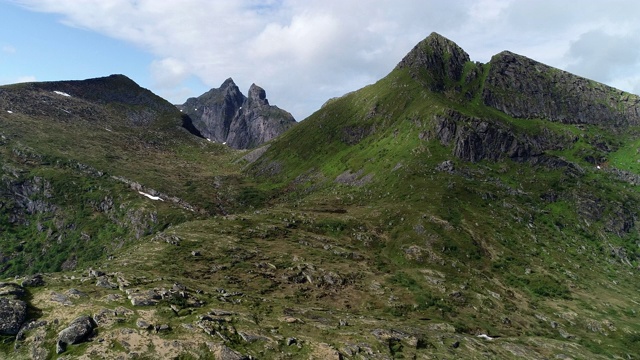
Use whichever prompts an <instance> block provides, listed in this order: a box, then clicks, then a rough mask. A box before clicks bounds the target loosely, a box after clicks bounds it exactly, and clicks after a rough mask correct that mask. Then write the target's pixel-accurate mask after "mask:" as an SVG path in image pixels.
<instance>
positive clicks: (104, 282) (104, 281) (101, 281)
mask: <svg viewBox="0 0 640 360" xmlns="http://www.w3.org/2000/svg"><path fill="white" fill-rule="evenodd" d="M96 286H97V287H101V288H105V289H117V288H118V285H117V284H114V283H112V282H111V281H109V278H108V277H107V276H100V277H98V279H97V280H96Z"/></svg>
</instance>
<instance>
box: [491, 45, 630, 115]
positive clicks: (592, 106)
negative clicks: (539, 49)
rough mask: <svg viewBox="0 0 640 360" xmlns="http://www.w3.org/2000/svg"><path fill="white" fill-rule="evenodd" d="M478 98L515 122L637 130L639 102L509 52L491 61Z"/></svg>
mask: <svg viewBox="0 0 640 360" xmlns="http://www.w3.org/2000/svg"><path fill="white" fill-rule="evenodd" d="M490 65H491V66H490V67H489V73H488V74H487V78H486V81H485V84H484V90H483V92H482V99H483V101H484V103H485V104H486V105H488V106H491V107H493V108H496V109H498V110H500V111H502V112H504V113H506V114H508V115H511V116H513V117H516V118H526V119H548V120H551V121H558V122H562V123H566V124H591V125H606V126H622V125H638V124H639V123H640V111H638V108H639V105H640V97H638V96H636V95H633V94H629V93H626V92H623V91H620V90H617V89H614V88H612V87H609V86H606V85H603V84H600V83H597V82H595V81H592V80H589V79H586V78H582V77H579V76H576V75H573V74H570V73H568V72H565V71H562V70H559V69H556V68H553V67H550V66H547V65H544V64H542V63H539V62H537V61H535V60H532V59H529V58H527V57H525V56H521V55H517V54H514V53H511V52H509V51H504V52H501V53H500V54H497V55H495V56H494V57H493V58H492V59H491V62H490Z"/></svg>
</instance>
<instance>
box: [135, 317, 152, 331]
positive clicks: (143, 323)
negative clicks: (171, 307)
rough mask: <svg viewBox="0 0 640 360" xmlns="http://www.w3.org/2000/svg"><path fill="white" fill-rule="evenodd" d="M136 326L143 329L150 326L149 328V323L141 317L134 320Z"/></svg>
mask: <svg viewBox="0 0 640 360" xmlns="http://www.w3.org/2000/svg"><path fill="white" fill-rule="evenodd" d="M136 326H137V327H139V328H141V329H145V330H148V329H150V328H151V324H150V323H148V322H146V321H145V320H143V319H138V320H136Z"/></svg>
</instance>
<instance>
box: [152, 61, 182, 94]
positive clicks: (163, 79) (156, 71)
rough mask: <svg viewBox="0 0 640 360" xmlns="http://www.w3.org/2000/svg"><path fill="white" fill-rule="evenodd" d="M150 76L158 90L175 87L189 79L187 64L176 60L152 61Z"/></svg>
mask: <svg viewBox="0 0 640 360" xmlns="http://www.w3.org/2000/svg"><path fill="white" fill-rule="evenodd" d="M151 75H152V77H153V80H154V82H155V85H156V86H157V87H159V88H162V89H166V88H172V87H177V86H180V84H181V83H182V82H183V81H184V80H185V79H186V78H187V77H189V69H188V64H185V63H184V62H183V61H180V60H178V59H176V58H165V59H162V60H154V61H153V62H152V63H151Z"/></svg>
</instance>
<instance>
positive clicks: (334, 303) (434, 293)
mask: <svg viewBox="0 0 640 360" xmlns="http://www.w3.org/2000/svg"><path fill="white" fill-rule="evenodd" d="M112 80H117V81H116V83H117V84H121V87H120V88H118V87H114V86H116V84H112V83H111V81H112ZM96 82H97V83H96ZM66 84H68V82H53V83H45V84H43V83H32V84H18V85H11V86H3V87H0V199H2V202H0V254H1V256H0V263H1V264H2V271H3V272H2V275H3V280H2V283H0V314H1V315H2V316H0V334H2V336H3V339H4V341H3V342H2V343H1V344H0V352H2V353H3V354H4V355H5V357H8V358H11V357H14V358H35V359H47V358H55V357H56V356H57V355H58V354H59V356H60V358H107V359H117V358H142V359H145V358H185V359H193V358H203V359H208V358H214V359H242V358H245V359H246V358H264V359H271V358H275V359H391V358H455V359H481V358H497V359H523V358H524V359H545V358H565V359H566V358H575V359H610V358H623V359H629V358H631V359H633V358H635V357H637V354H638V353H640V340H639V339H640V325H639V324H638V321H637V313H638V311H640V308H639V305H638V303H637V299H636V298H637V294H638V292H639V291H640V286H639V285H638V284H639V283H638V281H637V277H638V271H639V268H638V264H639V260H640V249H639V246H640V245H639V244H640V236H639V235H638V234H640V232H638V230H639V228H638V220H637V219H638V218H639V213H638V209H640V194H639V192H638V188H637V187H638V184H640V163H639V162H638V148H639V147H640V127H639V125H638V124H637V116H638V115H637V114H638V101H637V100H638V97H637V96H636V95H633V94H628V93H625V92H621V91H619V90H616V89H613V88H611V87H608V86H605V85H603V84H599V83H597V82H594V81H591V80H588V79H584V78H581V77H578V76H575V75H572V74H569V73H567V72H564V71H561V70H558V69H554V68H551V67H548V66H546V65H544V64H540V63H538V62H536V61H534V60H531V59H528V58H526V57H523V56H520V55H516V54H512V53H509V52H502V53H500V54H498V55H496V56H494V57H493V58H492V59H491V61H490V62H489V63H486V64H482V63H478V62H472V61H471V60H470V57H469V56H468V55H467V54H466V53H465V52H464V50H462V49H461V48H460V47H459V46H457V45H456V44H455V43H453V42H452V41H450V40H448V39H446V38H445V37H443V36H441V35H439V34H435V33H433V34H431V35H430V36H429V37H427V38H426V39H425V40H423V41H422V42H420V43H419V44H417V45H416V47H415V48H414V49H413V50H411V51H410V52H409V53H408V54H407V55H406V56H405V57H404V58H403V59H401V60H400V62H399V63H398V65H397V66H396V67H395V68H394V69H393V70H392V71H391V72H390V73H389V74H388V75H387V76H386V77H384V78H382V79H380V80H379V81H378V82H376V83H375V84H371V85H369V86H366V87H364V88H362V89H359V90H356V91H353V92H351V93H348V94H346V95H344V96H342V97H340V98H336V99H332V100H330V101H328V102H327V103H326V104H325V105H324V106H323V107H322V108H321V109H319V110H318V111H316V112H315V113H314V114H312V115H311V116H310V117H309V118H307V119H306V120H305V121H303V122H301V123H299V124H297V125H296V126H294V127H292V128H291V129H289V130H288V131H286V132H284V133H282V134H281V135H280V136H278V137H277V138H274V139H271V140H270V141H269V143H268V144H266V145H264V146H262V147H258V148H256V149H254V150H252V151H238V150H235V149H232V148H229V147H228V146H226V145H222V144H220V143H219V141H220V140H221V139H216V142H213V141H207V140H206V139H203V138H202V137H200V136H195V135H197V134H199V133H201V132H202V130H201V128H198V127H197V126H196V125H197V119H195V118H194V117H192V116H191V115H189V116H188V118H189V119H194V121H193V123H192V124H193V125H194V128H196V130H198V131H197V132H196V131H191V132H190V131H188V130H187V129H186V127H185V126H184V124H185V123H186V124H188V120H189V119H187V117H186V116H185V112H183V113H180V111H179V110H177V109H176V108H171V106H168V105H167V103H166V102H165V101H164V100H162V99H160V98H157V97H155V96H154V95H152V94H150V93H149V92H147V91H146V90H144V89H141V88H140V87H139V86H137V85H136V84H135V83H133V82H129V81H126V80H125V79H124V78H121V77H119V76H118V77H115V78H111V77H109V78H105V79H98V80H87V81H80V82H72V83H70V85H66ZM225 84H226V85H225ZM225 84H223V86H222V87H221V89H224V91H217V90H220V89H214V90H216V91H213V90H212V91H211V92H208V93H207V94H208V95H207V94H205V95H207V96H208V97H209V100H208V101H209V102H215V103H216V104H218V105H216V106H215V107H214V106H211V105H209V106H210V108H209V109H208V110H207V111H209V112H212V113H213V112H216V113H217V114H219V115H220V117H221V118H224V119H230V120H229V122H228V124H229V125H230V124H231V123H232V122H233V121H234V119H235V116H236V115H235V114H236V113H235V112H233V111H228V109H231V110H233V109H234V107H235V106H238V110H239V105H238V104H239V100H240V99H242V102H241V103H242V104H243V105H242V107H243V110H244V108H245V106H246V107H249V108H256V107H257V108H260V109H264V108H265V107H266V106H267V104H268V103H267V102H266V97H265V95H264V92H263V91H260V89H259V88H257V87H256V88H253V87H252V90H251V91H250V93H249V96H248V97H247V98H246V99H245V98H242V97H241V96H240V95H241V94H240V92H239V91H237V90H234V85H233V84H232V82H231V81H228V82H225ZM71 85H73V87H71ZM65 86H69V87H65ZM114 89H115V90H114ZM235 89H237V87H235ZM90 94H93V95H90ZM120 94H126V95H122V96H120ZM136 94H138V95H136ZM67 95H69V96H67ZM205 95H203V96H205ZM140 99H143V100H140ZM234 99H235V100H234ZM249 99H252V100H251V102H255V104H248V103H249ZM213 100H215V101H213ZM198 106H199V107H198V110H199V111H200V110H201V109H202V107H201V106H200V105H198ZM194 109H195V105H194ZM214 110H215V111H214ZM183 111H184V108H183ZM204 111H205V110H202V112H203V113H204ZM223 115H224V116H223ZM225 116H227V117H225ZM230 128H231V127H229V129H230ZM220 129H224V127H221V128H220ZM220 131H222V132H224V130H220ZM201 135H203V136H205V137H209V136H213V132H212V133H210V134H208V135H207V134H205V133H201ZM226 136H227V137H228V136H229V134H228V133H227V135H226ZM225 139H226V138H225ZM212 140H213V138H212ZM38 273H40V274H38Z"/></svg>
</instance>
